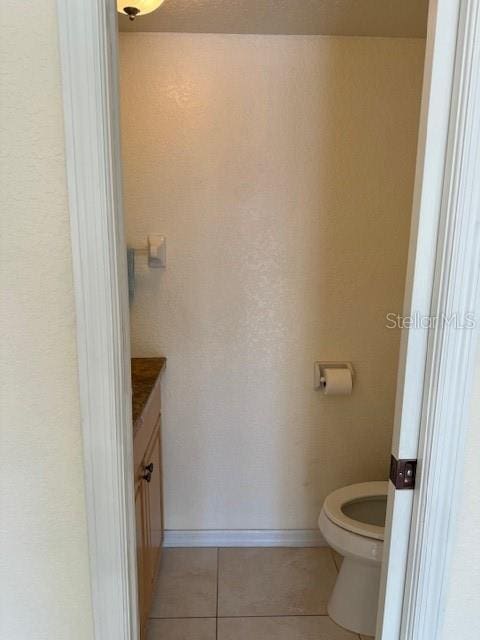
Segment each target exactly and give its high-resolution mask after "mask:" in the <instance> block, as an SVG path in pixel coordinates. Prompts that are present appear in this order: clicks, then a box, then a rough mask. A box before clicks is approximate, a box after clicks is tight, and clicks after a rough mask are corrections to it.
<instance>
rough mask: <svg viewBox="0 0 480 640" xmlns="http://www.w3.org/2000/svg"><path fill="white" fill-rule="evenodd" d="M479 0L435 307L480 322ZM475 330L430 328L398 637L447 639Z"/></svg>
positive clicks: (451, 141) (468, 23)
mask: <svg viewBox="0 0 480 640" xmlns="http://www.w3.org/2000/svg"><path fill="white" fill-rule="evenodd" d="M479 177H480V2H479V1H478V0H463V1H462V2H461V5H460V20H459V27H458V39H457V48H456V59H455V73H454V86H453V93H452V102H451V109H450V122H449V132H448V147H447V153H446V158H445V171H444V179H443V190H442V203H441V209H440V221H439V229H438V245H437V254H436V264H435V275H434V279H433V295H432V302H431V311H430V315H431V316H432V317H436V318H452V317H454V314H457V316H458V321H459V322H461V323H465V322H467V321H468V314H470V313H472V314H473V315H474V316H475V317H476V322H477V323H478V322H479V320H480V314H479V304H478V303H479V298H478V294H479V288H478V284H479V273H480V179H479ZM476 338H477V332H475V331H472V330H471V329H468V328H467V329H458V328H455V326H454V325H451V326H450V325H446V324H445V323H443V322H440V323H438V325H437V326H436V327H435V328H434V329H432V330H431V331H429V336H428V352H427V366H426V371H425V380H424V396H423V407H422V418H421V427H420V441H419V450H418V464H419V466H418V476H417V488H416V491H415V496H414V505H413V517H412V524H411V529H410V544H409V555H408V565H407V576H406V585H405V597H404V602H403V616H402V627H401V634H400V637H401V638H402V639H403V638H405V639H408V640H427V638H439V637H440V634H441V624H442V613H443V610H444V606H443V603H444V601H445V597H446V582H447V579H448V575H449V565H450V549H451V546H452V541H453V536H454V533H455V526H454V525H455V523H456V513H457V509H456V505H457V497H458V484H459V483H458V479H459V464H458V461H459V460H461V459H462V454H463V448H464V443H465V436H466V428H467V424H468V411H469V401H470V395H471V391H472V384H471V381H472V378H473V365H474V362H473V359H474V355H475V348H474V347H475V341H476ZM460 466H461V465H460Z"/></svg>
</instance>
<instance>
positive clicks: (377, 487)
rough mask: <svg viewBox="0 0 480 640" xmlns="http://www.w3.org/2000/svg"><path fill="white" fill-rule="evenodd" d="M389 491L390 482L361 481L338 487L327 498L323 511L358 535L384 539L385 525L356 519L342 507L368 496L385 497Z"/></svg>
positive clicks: (335, 522) (365, 498) (342, 526)
mask: <svg viewBox="0 0 480 640" xmlns="http://www.w3.org/2000/svg"><path fill="white" fill-rule="evenodd" d="M387 492H388V482H361V483H359V484H352V485H350V486H348V487H343V488H342V489H337V491H334V492H333V493H331V494H330V495H329V496H328V497H327V498H326V500H325V502H324V505H323V511H324V513H325V515H326V516H327V518H328V519H329V520H331V522H333V523H334V524H336V525H337V526H339V527H341V528H342V529H345V530H346V531H351V532H352V533H356V534H357V535H360V536H364V537H366V538H373V539H375V540H383V539H384V535H385V527H380V526H378V525H375V524H369V523H367V522H361V521H359V520H354V519H353V518H350V517H349V516H347V515H346V513H345V512H344V511H343V509H342V507H344V506H345V505H347V504H348V503H349V502H355V501H364V500H368V498H375V497H385V498H386V496H387Z"/></svg>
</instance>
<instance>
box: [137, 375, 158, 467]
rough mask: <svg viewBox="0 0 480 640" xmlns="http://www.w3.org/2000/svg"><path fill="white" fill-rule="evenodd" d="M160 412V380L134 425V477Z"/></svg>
mask: <svg viewBox="0 0 480 640" xmlns="http://www.w3.org/2000/svg"><path fill="white" fill-rule="evenodd" d="M160 411H161V394H160V378H159V379H158V380H157V382H156V383H155V386H154V387H153V389H152V392H151V394H150V397H149V399H148V402H147V404H146V405H145V409H144V410H143V412H142V414H141V415H140V416H139V417H138V418H137V421H136V423H135V439H134V441H133V464H134V469H135V475H137V474H138V469H139V467H140V465H141V464H142V460H143V457H144V455H145V451H146V449H147V446H148V443H149V442H150V440H151V438H152V435H153V431H154V429H155V426H156V424H157V422H158V419H159V416H160Z"/></svg>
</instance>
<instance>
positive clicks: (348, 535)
mask: <svg viewBox="0 0 480 640" xmlns="http://www.w3.org/2000/svg"><path fill="white" fill-rule="evenodd" d="M387 490H388V483H387V482H363V483H361V484H352V485H350V486H348V487H343V488H342V489H338V490H337V491H334V492H333V493H331V494H330V495H329V496H328V497H327V498H326V500H325V502H324V504H323V507H322V511H321V512H320V516H319V518H318V525H319V527H320V531H321V533H322V535H323V537H324V538H325V540H326V541H327V543H328V544H329V545H330V546H331V547H332V548H333V549H335V551H337V552H338V553H339V554H340V555H342V556H343V562H342V566H341V568H340V571H339V574H338V577H337V581H336V583H335V587H334V589H333V592H332V595H331V597H330V601H329V603H328V615H329V616H330V617H331V618H332V620H333V621H334V622H336V623H337V624H339V625H340V626H342V627H345V629H349V630H350V631H353V632H355V633H359V634H363V635H367V636H374V635H375V625H376V618H377V608H378V592H379V586H380V569H381V565H382V553H383V538H384V532H385V514H386V508H387Z"/></svg>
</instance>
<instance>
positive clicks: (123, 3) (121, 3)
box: [117, 0, 163, 16]
mask: <svg viewBox="0 0 480 640" xmlns="http://www.w3.org/2000/svg"><path fill="white" fill-rule="evenodd" d="M162 3H163V0H117V11H118V13H123V14H124V15H131V13H130V12H129V11H128V10H127V11H126V10H125V9H136V12H135V14H134V15H137V16H143V15H144V14H146V13H152V11H155V9H158V7H159V6H160V5H161V4H162Z"/></svg>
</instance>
